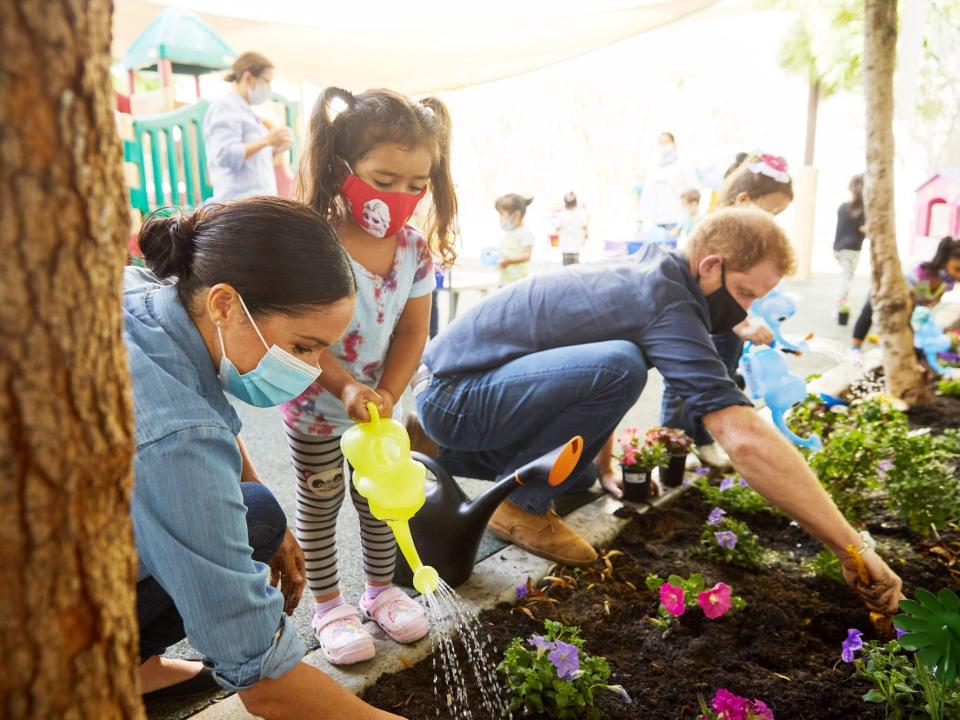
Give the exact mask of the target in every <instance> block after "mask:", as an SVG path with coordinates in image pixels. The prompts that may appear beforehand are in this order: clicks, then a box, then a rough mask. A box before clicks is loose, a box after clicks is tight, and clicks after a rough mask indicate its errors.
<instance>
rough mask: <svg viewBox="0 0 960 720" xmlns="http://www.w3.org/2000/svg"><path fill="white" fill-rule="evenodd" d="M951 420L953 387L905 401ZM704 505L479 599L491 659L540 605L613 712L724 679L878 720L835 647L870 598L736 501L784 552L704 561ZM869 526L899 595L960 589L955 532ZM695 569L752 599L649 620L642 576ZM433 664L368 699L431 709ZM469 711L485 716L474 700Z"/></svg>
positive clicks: (691, 501)
mask: <svg viewBox="0 0 960 720" xmlns="http://www.w3.org/2000/svg"><path fill="white" fill-rule="evenodd" d="M958 421H960V400H957V399H955V398H940V399H939V400H938V402H937V404H936V406H935V409H930V410H923V411H921V412H919V413H917V414H915V415H914V414H911V424H912V425H914V426H917V425H919V424H920V423H923V425H934V426H936V427H937V428H938V429H942V428H945V427H957V425H958ZM710 509H711V508H710V507H709V506H707V505H705V504H704V503H703V502H702V501H701V499H700V495H699V493H697V492H695V491H690V492H687V493H685V494H684V495H683V496H681V497H680V498H679V499H678V500H677V501H676V502H675V503H674V504H672V505H670V506H669V507H666V508H662V509H651V510H650V511H649V512H648V513H646V514H644V515H639V516H637V517H635V518H634V520H633V521H632V522H631V523H630V524H629V525H627V527H626V528H624V530H623V532H622V533H621V534H620V536H619V537H618V538H617V540H616V542H615V543H614V545H613V546H612V548H610V549H611V550H617V551H619V552H620V553H622V554H617V553H609V551H608V552H607V554H606V558H607V560H606V561H604V560H603V559H601V561H600V562H598V563H596V566H595V567H592V568H587V569H585V570H583V571H573V570H566V569H559V570H557V571H555V572H554V573H553V574H554V575H560V576H562V577H563V578H564V579H565V580H567V581H568V582H566V583H557V582H546V581H545V582H544V583H541V587H545V589H546V593H547V595H548V596H549V597H551V598H555V599H556V600H558V601H559V603H557V604H554V603H547V602H537V601H536V598H533V599H532V600H531V598H527V599H525V600H524V601H521V603H520V605H509V604H506V603H503V604H501V605H499V606H498V607H496V608H494V609H493V610H490V611H486V612H484V613H483V614H482V615H481V616H480V618H481V622H482V623H483V624H484V625H485V626H486V627H487V628H488V629H489V631H490V635H491V637H492V639H493V642H494V645H495V646H496V648H497V649H498V650H497V652H498V656H497V658H496V660H497V661H499V660H500V658H501V655H500V654H499V653H502V651H503V649H504V648H505V647H506V646H507V645H508V644H509V642H510V640H511V639H512V638H513V637H529V636H530V635H531V634H533V633H537V632H541V631H542V630H543V619H544V618H551V619H559V620H561V621H563V622H566V623H568V624H572V625H578V626H579V627H580V628H581V630H582V634H583V637H584V638H585V640H586V650H587V651H588V652H590V653H592V654H599V655H603V656H605V657H606V658H607V660H608V661H609V663H610V667H611V670H612V677H611V679H610V682H611V683H619V684H621V685H623V686H624V687H625V688H626V690H627V692H628V693H629V694H630V696H631V697H632V698H633V703H632V704H631V705H624V704H622V703H621V702H619V700H618V699H617V698H616V697H615V696H613V695H610V696H607V697H604V698H603V700H602V701H601V707H602V708H603V710H604V711H605V712H606V713H607V716H608V717H610V718H644V719H645V720H672V719H676V720H693V719H694V718H696V717H697V714H698V706H697V696H698V695H702V696H704V697H705V698H707V699H709V698H710V697H712V696H713V693H714V692H715V690H716V689H717V688H721V687H725V688H728V689H729V690H731V691H733V692H736V693H738V694H741V695H745V696H748V697H752V698H760V699H762V700H764V701H765V702H766V703H767V704H768V705H769V706H770V707H771V708H772V709H773V711H774V713H775V715H776V717H777V720H880V719H881V718H882V717H883V710H882V709H881V708H879V707H877V706H872V705H867V704H865V703H863V701H862V699H861V698H862V696H863V694H864V693H865V692H866V691H867V690H868V689H869V685H868V684H867V683H865V682H864V681H862V680H858V679H856V678H854V677H853V675H854V673H853V667H852V666H850V665H847V664H845V663H843V662H842V661H841V660H840V649H841V642H842V641H843V640H844V638H845V637H846V634H847V629H848V628H859V629H861V630H863V631H864V639H865V640H869V639H875V638H878V635H877V634H876V632H875V630H874V629H873V628H872V627H871V624H870V619H869V616H868V613H867V611H866V610H865V609H864V607H863V605H862V603H861V602H860V601H859V600H858V599H857V598H856V597H855V596H854V595H853V593H852V592H851V591H850V590H848V589H847V587H846V586H845V585H842V584H839V583H837V582H836V581H833V580H829V579H825V578H818V577H814V576H810V575H807V574H805V573H804V571H803V570H802V568H801V564H800V563H801V561H802V560H803V559H804V558H807V557H810V556H812V555H814V554H816V553H817V552H818V551H819V550H820V549H821V546H819V544H818V543H816V542H815V541H813V540H811V539H810V538H809V536H807V535H806V533H804V532H803V531H802V530H801V529H800V528H798V527H797V526H796V525H795V524H793V523H791V522H790V520H789V518H786V517H785V516H782V515H779V514H778V515H774V514H769V513H761V514H759V515H755V516H751V515H737V514H735V516H736V517H737V518H738V519H740V520H744V521H745V522H747V523H748V524H749V525H750V527H751V528H752V529H753V530H754V532H756V533H757V535H758V536H759V538H760V542H761V543H762V544H763V545H764V546H765V547H768V548H771V549H774V550H776V551H777V552H778V553H779V555H780V557H781V560H780V562H778V563H776V564H774V565H772V566H770V567H765V568H762V569H760V570H742V569H738V568H733V567H729V566H726V565H714V564H711V563H709V562H705V561H703V560H701V559H699V558H697V557H695V556H694V555H692V553H691V548H692V547H693V546H695V545H696V543H697V539H698V537H699V534H700V531H701V529H702V527H703V523H704V520H705V519H706V517H707V514H708V513H709V512H710ZM871 529H872V530H873V531H874V534H875V537H876V538H877V541H878V544H879V549H880V552H881V554H882V555H883V556H884V557H885V558H886V559H887V561H888V562H889V563H890V564H891V566H892V567H893V568H894V569H895V570H896V571H897V572H898V573H899V574H900V576H901V577H902V578H903V580H904V585H905V587H904V590H905V592H906V593H907V594H908V595H911V594H912V593H913V591H914V590H915V589H917V588H919V587H923V588H927V589H934V590H936V589H939V588H940V587H943V586H949V587H951V588H953V589H954V590H958V591H960V569H958V560H960V533H958V532H954V531H950V532H948V533H945V534H943V535H942V537H941V538H940V539H939V540H937V541H936V542H933V541H931V540H927V541H925V540H923V539H921V538H919V537H917V536H914V535H912V534H911V533H909V531H907V530H906V528H905V527H904V526H903V525H902V523H899V522H898V521H896V519H894V518H889V517H883V516H882V515H881V514H880V513H878V519H877V521H876V523H873V524H871ZM606 562H609V563H610V565H611V566H612V570H611V569H609V568H607V565H606ZM691 572H700V573H702V574H703V575H704V577H705V579H706V580H707V582H708V584H713V583H714V582H717V581H723V582H726V583H728V584H730V585H731V586H732V587H733V589H734V592H735V593H736V594H739V595H741V596H743V597H744V599H745V600H746V601H747V603H748V607H747V608H746V609H745V610H743V611H741V612H739V613H736V614H729V615H727V616H726V617H724V618H721V619H719V620H716V621H710V620H707V619H706V618H705V617H704V616H703V615H702V614H700V613H698V612H695V611H688V612H687V614H686V615H684V616H683V618H681V621H680V622H679V623H676V624H675V625H673V626H672V627H671V628H670V629H669V630H668V631H666V632H664V631H663V630H662V629H660V628H658V627H656V626H654V625H652V624H650V623H649V622H648V621H647V620H646V618H648V617H651V616H654V615H655V614H656V612H657V608H658V604H659V599H658V597H657V596H656V594H655V593H654V592H652V591H650V590H648V589H647V588H646V586H645V584H644V581H645V579H646V576H647V575H648V574H649V573H656V574H658V575H660V576H661V577H666V576H667V575H668V574H671V573H676V574H679V575H683V576H687V575H689V574H690V573H691ZM523 580H524V578H517V583H518V584H520V583H522V582H523ZM565 584H569V585H572V587H563V585H565ZM526 612H529V613H531V614H532V615H533V616H534V618H536V619H535V620H534V619H531V618H530V617H528V615H527V614H526ZM883 639H886V638H883ZM433 675H434V671H433V667H432V663H431V659H430V658H427V659H426V660H424V661H423V662H421V663H419V664H417V665H416V666H414V667H413V668H412V669H410V670H407V671H405V672H402V673H398V674H394V675H388V676H384V677H383V678H381V679H380V681H379V682H378V683H376V684H375V685H374V686H373V687H371V688H370V689H369V690H368V691H367V692H366V693H365V695H364V698H365V699H366V700H367V702H370V703H372V704H373V705H375V706H377V707H380V708H383V709H387V710H391V711H393V712H395V713H398V714H400V715H403V716H404V717H406V718H410V719H411V720H421V719H422V718H435V717H438V715H437V702H436V699H435V698H434V696H433V691H432V687H433ZM471 706H472V707H473V708H479V707H480V703H479V702H478V701H476V700H475V701H474V702H472V703H471ZM442 716H443V715H440V717H442ZM474 717H475V718H476V719H477V720H481V719H482V720H486V719H487V718H489V716H488V715H486V714H485V713H483V712H480V711H477V710H474ZM526 717H539V716H526ZM497 720H500V719H499V718H498V719H497Z"/></svg>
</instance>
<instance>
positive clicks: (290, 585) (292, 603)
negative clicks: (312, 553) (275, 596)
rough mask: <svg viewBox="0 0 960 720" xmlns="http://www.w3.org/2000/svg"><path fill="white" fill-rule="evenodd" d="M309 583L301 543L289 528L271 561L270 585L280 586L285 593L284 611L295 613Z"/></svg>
mask: <svg viewBox="0 0 960 720" xmlns="http://www.w3.org/2000/svg"><path fill="white" fill-rule="evenodd" d="M306 583H307V568H306V563H305V561H304V557H303V550H302V549H301V548H300V543H298V542H297V539H296V538H295V537H294V536H293V533H292V532H290V528H287V531H286V533H284V536H283V543H282V544H281V545H280V547H279V548H278V549H277V553H276V555H274V556H273V559H272V560H271V561H270V584H271V585H273V587H277V586H278V585H279V588H280V592H281V593H283V611H284V612H285V613H286V614H287V615H293V611H294V610H296V609H297V605H299V604H300V596H301V595H302V594H303V587H304V585H306Z"/></svg>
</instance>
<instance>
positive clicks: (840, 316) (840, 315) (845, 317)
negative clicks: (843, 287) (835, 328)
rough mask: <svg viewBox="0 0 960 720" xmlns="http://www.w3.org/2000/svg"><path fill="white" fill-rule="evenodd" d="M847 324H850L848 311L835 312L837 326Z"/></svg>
mask: <svg viewBox="0 0 960 720" xmlns="http://www.w3.org/2000/svg"><path fill="white" fill-rule="evenodd" d="M848 322H850V311H849V310H839V311H837V324H838V325H846V324H847V323H848Z"/></svg>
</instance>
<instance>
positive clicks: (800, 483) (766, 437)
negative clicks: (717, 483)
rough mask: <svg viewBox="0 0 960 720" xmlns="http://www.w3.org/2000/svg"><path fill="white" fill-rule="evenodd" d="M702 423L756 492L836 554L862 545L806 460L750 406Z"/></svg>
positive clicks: (707, 418) (731, 409) (715, 415)
mask: <svg viewBox="0 0 960 720" xmlns="http://www.w3.org/2000/svg"><path fill="white" fill-rule="evenodd" d="M703 423H704V425H705V426H706V428H707V430H709V431H710V434H711V435H713V436H714V437H715V438H716V439H717V441H718V442H719V443H720V445H721V446H723V449H724V450H726V451H727V454H728V455H729V456H730V460H731V462H732V463H733V466H734V468H736V469H737V471H738V472H740V474H741V475H743V477H744V479H745V480H746V481H747V482H748V483H749V484H750V486H751V487H752V488H753V489H754V490H756V491H757V492H758V493H760V494H761V495H763V496H764V497H765V498H766V499H767V500H769V501H770V503H771V504H773V505H776V506H777V507H779V508H780V509H781V510H783V511H784V512H786V513H787V514H788V515H789V516H790V517H792V518H793V519H794V520H796V521H797V522H798V523H800V524H801V525H802V526H803V527H804V529H805V530H806V531H807V532H809V533H810V534H811V535H813V536H814V537H815V538H817V539H818V540H820V541H821V542H823V543H824V544H825V545H826V546H827V547H829V548H830V549H831V550H833V551H834V552H835V553H840V552H842V551H843V550H844V549H845V548H846V547H847V545H850V544H854V545H858V546H859V544H860V537H859V535H858V534H857V532H856V530H854V529H853V527H852V526H851V525H850V523H848V522H847V520H846V519H845V518H844V517H843V515H842V514H841V513H840V511H839V510H838V509H837V506H836V505H835V504H834V502H833V500H832V499H831V498H830V496H829V495H828V494H827V491H826V490H824V489H823V486H822V485H821V484H820V481H819V480H817V477H816V476H815V475H814V474H813V472H812V471H811V470H810V468H809V467H808V466H807V464H806V462H805V461H804V459H803V456H802V455H800V453H799V452H798V451H797V449H796V448H795V447H794V446H793V445H792V444H790V442H789V441H788V440H787V439H786V438H785V437H783V435H781V434H780V433H779V432H778V431H777V430H776V428H774V427H773V426H772V425H770V424H769V423H768V422H766V421H765V420H764V419H763V418H761V417H760V416H759V415H758V414H757V412H756V411H755V410H753V409H752V408H749V407H744V406H737V407H729V408H726V409H724V410H721V411H719V412H715V413H711V414H709V415H705V416H704V418H703Z"/></svg>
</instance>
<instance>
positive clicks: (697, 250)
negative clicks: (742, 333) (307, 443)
mask: <svg viewBox="0 0 960 720" xmlns="http://www.w3.org/2000/svg"><path fill="white" fill-rule="evenodd" d="M795 263H796V261H795V258H794V254H793V249H792V248H791V247H790V242H789V240H787V237H786V235H785V234H784V232H783V231H782V230H781V229H780V227H779V226H778V225H777V224H776V222H775V221H774V219H773V217H772V216H771V215H770V214H769V213H766V212H763V211H761V210H758V209H755V208H731V209H726V210H720V211H718V212H716V213H713V214H712V215H710V216H708V217H707V218H706V219H704V220H703V222H701V223H700V224H699V225H698V226H697V227H696V229H695V230H694V231H693V234H692V235H691V237H690V242H689V243H688V244H687V246H686V248H685V250H684V252H683V253H676V252H668V251H666V250H664V249H663V248H662V247H660V246H659V245H656V244H654V243H647V244H645V245H644V246H643V247H642V248H641V249H640V250H639V251H638V252H637V254H636V255H635V256H634V257H633V258H632V259H631V260H627V261H622V260H621V261H618V262H610V263H595V264H590V265H570V266H568V267H566V268H563V269H562V270H559V271H557V272H552V273H548V274H545V275H539V276H537V277H532V278H528V279H526V280H522V281H520V282H517V283H514V284H513V285H510V286H509V287H507V288H504V289H503V290H500V291H499V292H497V293H496V294H494V295H491V296H490V297H489V298H487V299H486V300H484V301H483V302H481V303H479V304H477V305H475V306H473V307H472V308H470V310H468V311H467V312H466V313H464V314H462V315H459V316H458V317H457V319H456V320H454V321H453V323H451V324H450V327H448V328H447V329H446V330H445V331H443V332H442V333H440V334H439V335H437V337H435V338H434V339H433V340H431V341H430V343H429V344H428V345H427V349H426V351H425V352H424V354H423V364H424V366H423V368H421V371H420V372H419V373H418V376H417V382H416V383H415V385H414V389H413V394H414V397H415V398H416V401H417V412H418V414H419V418H420V422H421V424H422V428H423V430H424V431H425V432H426V433H427V435H428V436H430V437H431V438H432V439H433V440H434V442H436V443H437V445H438V446H439V454H438V460H439V461H440V463H441V464H443V465H444V466H446V468H447V469H448V470H450V471H452V472H454V473H455V474H457V475H466V476H467V477H477V478H489V479H500V478H503V477H508V476H510V475H511V474H512V473H513V472H514V471H515V470H516V469H517V468H519V467H522V466H523V465H524V464H526V463H527V462H530V461H531V460H533V459H534V458H537V457H539V456H540V455H542V454H543V453H545V452H547V451H549V450H551V449H553V448H555V447H557V446H558V445H560V444H561V443H564V442H566V441H567V440H569V439H570V438H571V437H573V436H574V435H581V436H582V437H583V445H584V447H583V452H582V454H581V456H580V461H579V463H578V464H577V466H576V467H575V468H574V470H573V472H572V473H571V474H570V477H569V479H568V480H566V481H565V482H563V483H561V484H560V485H558V486H556V487H551V486H550V485H548V483H547V479H546V478H537V479H535V480H530V481H529V482H526V483H525V484H524V485H523V486H522V487H520V488H517V489H516V490H514V491H513V493H512V495H511V496H510V498H509V499H507V500H505V501H503V503H501V505H500V506H499V507H498V508H497V510H496V512H495V513H494V515H493V517H492V518H491V521H490V530H491V531H492V532H493V533H494V534H496V535H498V536H500V537H503V538H505V539H507V540H509V541H510V542H512V543H514V544H515V545H519V546H520V547H523V548H525V549H527V550H529V551H531V552H533V553H536V554H538V555H541V556H543V557H547V558H550V559H552V560H556V561H560V562H564V563H567V564H573V565H585V564H588V563H590V562H592V561H593V560H595V559H596V557H597V555H596V552H595V551H594V549H593V548H592V547H591V546H590V544H589V543H588V542H587V541H586V540H585V539H584V538H582V537H581V536H579V535H578V534H577V533H576V532H575V531H574V530H573V529H572V528H571V527H570V526H568V525H566V524H565V523H564V522H563V520H561V519H560V518H559V517H558V516H557V515H556V513H555V512H553V510H552V501H553V498H554V497H556V496H557V495H559V494H561V493H563V492H567V491H569V490H576V489H580V488H584V487H589V486H590V485H592V484H593V482H594V481H595V479H596V477H595V475H594V476H592V477H591V475H590V473H589V472H588V465H589V464H590V462H591V461H592V460H593V458H594V457H595V456H596V455H597V453H598V452H599V450H600V448H601V447H602V446H603V444H604V442H605V441H606V439H607V438H608V437H609V435H610V433H611V432H613V430H614V428H616V427H617V425H618V423H619V422H620V420H621V419H622V418H623V416H624V415H625V414H626V412H627V411H628V410H629V409H630V408H631V407H633V405H634V404H635V403H636V401H637V398H638V397H639V395H640V393H641V392H642V391H643V387H644V385H645V384H646V380H647V372H648V369H649V368H651V367H655V368H656V369H657V370H659V371H660V373H661V374H662V375H663V377H664V380H666V381H667V382H669V383H670V385H671V386H672V387H673V388H674V390H675V391H676V392H677V393H678V394H679V396H680V397H681V398H682V399H683V400H684V401H685V403H686V408H687V412H688V413H689V414H690V415H691V416H692V417H693V418H694V419H699V418H701V417H702V418H703V423H704V425H705V426H706V428H707V430H709V431H710V433H712V434H713V436H714V437H716V438H717V440H718V441H719V442H721V443H722V444H723V446H724V447H725V448H727V450H728V451H729V453H730V458H731V459H732V460H733V465H734V467H736V468H737V470H739V471H740V472H741V474H742V475H743V477H744V478H745V479H746V481H747V482H748V483H749V484H750V485H751V486H752V487H753V488H754V489H755V490H756V491H757V492H759V493H760V494H761V495H763V496H764V497H765V498H767V500H768V501H769V502H770V503H771V504H772V505H774V506H776V507H779V508H780V509H782V510H783V511H784V512H786V513H787V514H788V515H790V516H791V517H793V518H794V519H795V520H796V521H797V522H799V523H800V524H801V525H802V526H803V527H804V528H805V529H806V530H807V531H808V532H809V533H810V534H811V535H813V536H814V537H816V538H817V539H819V540H820V541H821V542H823V543H824V544H825V545H826V546H827V547H829V548H830V549H831V550H832V551H833V552H834V553H836V555H837V557H839V558H840V562H841V564H842V567H843V574H844V577H845V579H846V580H847V582H848V583H849V584H850V585H851V586H852V587H853V588H854V590H856V591H857V593H859V594H860V596H861V597H862V598H863V599H864V600H865V601H866V603H867V605H869V606H870V607H872V608H876V609H879V610H882V611H885V612H893V611H895V610H896V608H897V603H898V601H899V600H900V598H901V597H902V596H901V593H900V587H901V583H900V579H899V578H898V577H897V576H896V575H895V574H894V573H893V572H892V571H891V570H890V568H889V567H887V565H886V563H884V562H883V560H882V559H881V558H880V557H879V556H878V555H877V554H876V553H875V552H874V551H873V550H872V548H870V547H866V545H869V543H867V542H866V539H865V538H863V539H862V538H861V537H860V535H858V534H857V532H856V531H855V530H854V529H853V528H852V527H851V526H850V524H849V523H848V522H847V521H846V520H845V519H844V517H843V515H841V514H840V512H839V510H837V507H836V505H834V503H833V501H832V500H831V499H830V496H829V495H827V493H826V491H825V490H824V489H823V486H822V485H821V484H820V482H819V481H818V480H817V478H816V476H815V475H814V474H813V473H812V472H811V471H810V468H809V466H808V465H807V464H806V462H805V461H804V459H803V457H802V456H801V455H800V453H799V452H797V449H796V448H795V447H794V446H793V445H792V444H791V443H790V442H789V441H788V440H787V439H786V438H784V437H783V436H782V435H781V434H780V432H779V431H778V430H777V429H776V428H775V427H773V425H772V424H770V423H768V422H766V421H765V420H764V419H763V418H761V417H760V415H758V414H757V412H756V410H754V408H753V403H751V402H750V400H749V399H748V398H747V397H746V396H745V395H744V394H743V393H742V392H741V391H740V389H739V388H738V387H737V385H736V383H735V382H734V381H733V379H731V378H730V375H729V373H728V372H727V368H726V367H725V366H724V364H723V361H722V360H721V359H720V357H719V355H718V353H717V349H716V347H714V344H713V343H712V342H711V340H710V333H719V332H724V331H727V330H730V329H731V328H733V327H735V326H736V325H738V324H739V323H741V322H743V320H744V319H745V318H746V316H747V309H748V308H749V307H750V305H751V303H753V301H754V300H756V299H758V298H761V297H763V296H764V295H766V294H767V293H768V292H770V290H772V289H773V288H774V287H775V286H776V285H777V283H779V282H780V279H781V278H782V277H783V276H784V275H787V274H790V273H791V272H792V271H793V269H794V266H795ZM560 307H562V308H563V311H562V312H558V311H557V308H560ZM518 308H522V309H523V312H518ZM604 487H605V488H606V489H607V490H609V491H611V492H613V493H614V494H616V492H619V489H618V488H615V487H612V486H610V485H609V484H608V483H607V482H605V483H604ZM850 545H854V546H855V547H857V548H858V549H860V550H862V552H864V553H865V554H864V555H863V558H864V562H865V563H866V567H867V574H868V575H869V579H868V581H867V582H862V581H861V580H860V579H858V577H857V563H856V560H855V558H854V557H851V556H850V555H849V554H848V553H847V547H848V546H850Z"/></svg>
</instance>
